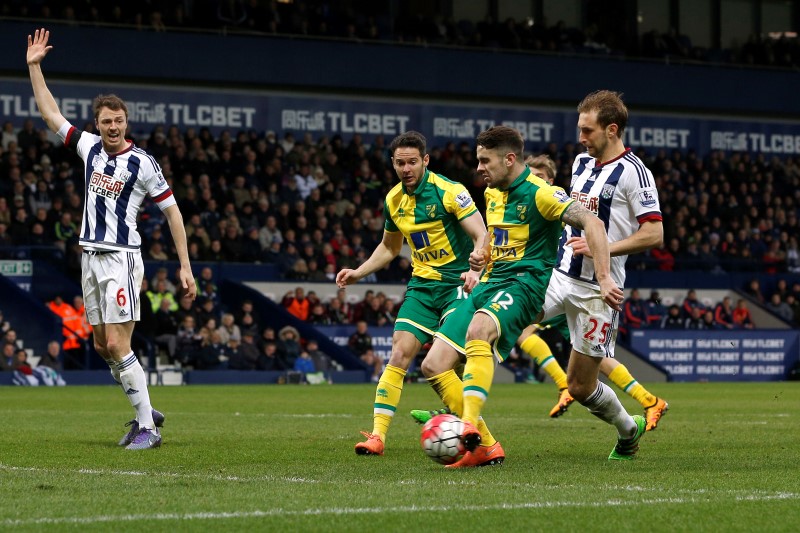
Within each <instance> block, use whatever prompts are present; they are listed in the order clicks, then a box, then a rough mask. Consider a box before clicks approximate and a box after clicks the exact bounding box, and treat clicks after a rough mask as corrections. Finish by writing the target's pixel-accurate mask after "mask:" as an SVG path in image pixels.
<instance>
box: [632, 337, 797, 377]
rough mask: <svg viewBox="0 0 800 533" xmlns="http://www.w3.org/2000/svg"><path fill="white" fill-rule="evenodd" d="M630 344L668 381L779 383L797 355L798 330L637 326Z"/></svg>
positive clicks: (795, 360)
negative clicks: (719, 329) (680, 328)
mask: <svg viewBox="0 0 800 533" xmlns="http://www.w3.org/2000/svg"><path fill="white" fill-rule="evenodd" d="M631 346H632V347H633V349H634V350H636V352H638V353H639V354H640V355H642V356H643V357H644V358H645V359H647V360H648V361H650V362H651V363H654V364H655V365H657V366H659V367H661V368H662V369H664V370H665V371H666V372H668V373H669V375H670V379H671V380H672V381H780V380H783V379H786V375H787V373H788V371H789V369H790V368H791V367H792V366H793V365H794V364H795V363H796V362H797V361H798V359H799V358H800V332H798V331H794V330H757V331H680V330H670V331H663V330H638V331H633V332H632V334H631Z"/></svg>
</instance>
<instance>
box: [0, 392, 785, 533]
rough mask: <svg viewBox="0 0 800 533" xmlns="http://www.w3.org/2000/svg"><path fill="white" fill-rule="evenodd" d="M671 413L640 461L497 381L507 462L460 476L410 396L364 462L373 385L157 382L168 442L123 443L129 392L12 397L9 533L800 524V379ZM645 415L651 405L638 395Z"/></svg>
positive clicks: (3, 516) (543, 400)
mask: <svg viewBox="0 0 800 533" xmlns="http://www.w3.org/2000/svg"><path fill="white" fill-rule="evenodd" d="M650 389H651V391H652V392H654V393H656V394H659V395H661V396H663V397H665V398H666V399H667V400H668V401H669V403H670V407H671V408H670V411H669V413H668V414H667V415H666V416H665V417H664V418H663V419H662V422H661V425H660V426H659V428H658V429H657V430H656V431H652V432H649V433H647V434H646V435H645V436H644V438H643V440H642V444H641V449H640V451H639V455H638V457H637V459H636V460H635V461H631V462H623V463H609V462H608V461H607V460H606V457H607V456H608V453H609V451H610V450H611V448H612V446H613V444H614V441H615V432H614V430H613V428H611V427H610V426H606V425H605V424H603V423H602V422H600V421H599V420H597V419H595V418H594V417H592V416H591V415H590V414H589V413H588V412H587V411H586V410H585V409H584V408H583V407H581V406H579V405H577V404H573V406H572V407H571V408H570V410H569V412H568V413H567V414H566V415H564V416H563V417H562V418H560V419H555V420H554V419H550V418H548V417H547V412H548V410H549V409H550V407H551V406H552V404H553V402H554V400H555V398H556V394H555V389H554V388H553V387H552V386H551V385H524V384H519V385H496V386H495V387H494V388H493V389H492V391H491V397H490V400H489V403H488V404H487V406H486V409H485V415H486V419H487V421H488V423H489V426H490V428H491V429H492V431H493V432H494V434H495V435H496V436H497V437H498V438H499V440H500V442H501V443H502V444H503V446H504V448H505V451H506V454H507V458H506V462H505V464H504V465H502V466H501V467H489V468H481V469H466V470H456V471H451V470H446V469H444V468H442V467H441V466H439V465H437V464H435V463H434V462H433V461H430V460H429V459H427V458H426V457H425V456H424V455H423V452H422V450H421V449H420V446H419V426H417V425H416V424H415V423H414V422H413V421H412V420H411V418H410V417H409V416H408V411H409V410H410V409H413V408H433V407H438V406H439V402H438V400H437V399H436V398H435V396H434V394H433V392H432V391H431V390H430V389H429V387H428V386H427V385H424V384H413V385H406V387H405V390H404V392H403V399H402V402H401V404H400V407H399V411H398V413H397V416H396V417H395V420H394V423H393V425H392V429H391V432H390V434H389V439H388V442H387V450H386V455H384V456H383V457H376V456H357V455H355V453H353V445H354V444H355V443H356V442H357V441H358V440H360V439H361V436H360V435H359V433H358V432H359V430H371V427H372V401H373V397H374V386H372V385H333V386H329V385H320V386H297V385H285V386H280V385H272V386H187V387H154V388H151V397H152V399H153V403H154V405H155V406H156V407H157V408H158V409H160V410H162V411H163V412H164V413H165V414H166V415H167V419H166V423H165V426H164V428H163V431H162V433H163V436H164V444H163V446H162V447H161V448H160V449H157V450H146V451H142V452H131V451H126V450H124V449H121V448H118V447H117V446H116V442H117V441H118V440H119V438H120V437H121V436H122V435H123V433H124V431H125V428H124V427H123V424H124V422H126V421H127V420H128V419H130V418H131V414H132V411H131V408H130V405H129V404H128V403H127V402H126V400H125V398H124V397H123V395H122V394H121V393H120V391H119V390H118V389H116V388H114V387H111V386H109V387H64V388H44V387H40V388H21V387H19V388H18V387H4V388H0V400H2V401H1V402H0V420H2V422H3V431H2V432H0V486H2V493H3V497H2V500H0V501H2V505H0V530H3V531H65V530H67V531H122V530H131V529H139V530H143V531H148V532H151V531H170V532H174V531H204V532H207V531H217V530H219V531H303V532H305V531H378V532H381V533H385V532H391V531H437V532H438V531H501V532H505V531H578V532H589V531H613V532H625V531H642V532H645V531H647V532H650V531H669V532H673V531H725V532H727V531H797V530H798V528H800V383H757V384H750V383H741V384H721V383H694V384H672V383H665V384H653V385H651V386H650ZM622 400H623V403H624V404H625V406H626V407H627V408H628V409H629V411H630V412H632V413H637V412H640V408H639V406H638V404H636V403H635V402H633V401H632V400H631V399H630V398H628V397H627V396H624V397H623V398H622Z"/></svg>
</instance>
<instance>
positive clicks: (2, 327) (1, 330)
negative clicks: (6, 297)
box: [0, 309, 11, 335]
mask: <svg viewBox="0 0 800 533" xmlns="http://www.w3.org/2000/svg"><path fill="white" fill-rule="evenodd" d="M10 329H11V323H10V322H9V321H8V320H6V319H5V318H3V310H2V309H0V335H5V334H6V331H8V330H10Z"/></svg>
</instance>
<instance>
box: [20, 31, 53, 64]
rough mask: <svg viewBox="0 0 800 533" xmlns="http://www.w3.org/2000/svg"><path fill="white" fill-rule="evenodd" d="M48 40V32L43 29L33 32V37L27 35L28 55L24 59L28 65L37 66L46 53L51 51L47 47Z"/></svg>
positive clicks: (49, 47)
mask: <svg viewBox="0 0 800 533" xmlns="http://www.w3.org/2000/svg"><path fill="white" fill-rule="evenodd" d="M49 40H50V32H49V31H47V30H45V29H44V28H42V29H40V30H36V31H35V32H33V37H31V36H30V35H28V53H27V56H26V59H27V61H28V64H29V65H37V64H39V63H41V62H42V59H44V56H46V55H47V52H49V51H50V50H52V49H53V47H52V46H48V45H47V41H49Z"/></svg>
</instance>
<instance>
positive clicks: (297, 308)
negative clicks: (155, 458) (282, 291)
mask: <svg viewBox="0 0 800 533" xmlns="http://www.w3.org/2000/svg"><path fill="white" fill-rule="evenodd" d="M310 305H311V303H310V302H309V301H308V299H307V298H306V291H305V289H303V287H297V288H296V289H295V290H294V295H292V293H291V292H288V293H287V294H286V296H284V297H283V306H284V307H285V308H286V310H287V311H288V312H289V313H290V314H291V315H293V316H295V317H296V318H298V319H299V320H302V321H306V320H308V314H309V311H310Z"/></svg>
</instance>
